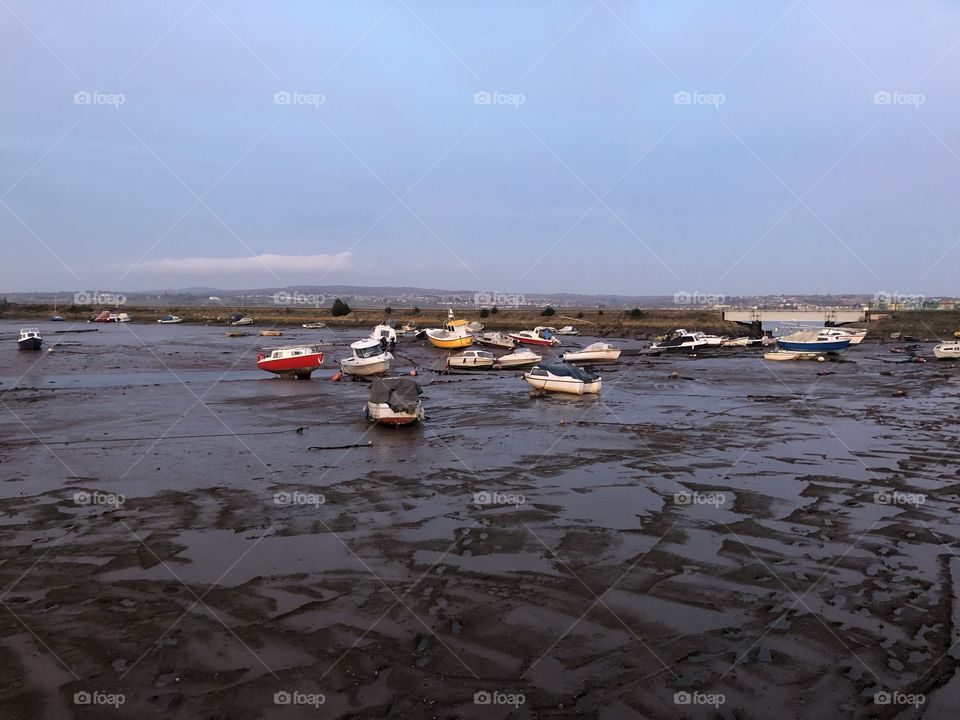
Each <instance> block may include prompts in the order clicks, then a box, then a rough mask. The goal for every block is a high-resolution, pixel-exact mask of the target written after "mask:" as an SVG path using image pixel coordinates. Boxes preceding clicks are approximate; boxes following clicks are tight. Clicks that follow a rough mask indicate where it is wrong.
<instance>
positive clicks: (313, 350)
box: [257, 345, 323, 379]
mask: <svg viewBox="0 0 960 720" xmlns="http://www.w3.org/2000/svg"><path fill="white" fill-rule="evenodd" d="M263 349H264V350H265V351H268V352H266V353H260V354H259V355H257V367H258V368H260V369H261V370H266V371H267V372H272V373H274V374H275V375H293V376H294V377H296V378H298V379H309V378H310V373H312V372H313V371H314V370H316V369H317V368H318V367H320V366H321V365H323V350H321V349H320V346H319V345H287V346H284V347H275V348H263Z"/></svg>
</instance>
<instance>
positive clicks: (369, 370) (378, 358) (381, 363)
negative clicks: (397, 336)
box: [340, 338, 393, 377]
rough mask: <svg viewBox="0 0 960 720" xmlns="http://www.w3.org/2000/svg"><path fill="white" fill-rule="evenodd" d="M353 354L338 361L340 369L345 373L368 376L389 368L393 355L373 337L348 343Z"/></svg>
mask: <svg viewBox="0 0 960 720" xmlns="http://www.w3.org/2000/svg"><path fill="white" fill-rule="evenodd" d="M350 350H351V351H352V352H353V355H352V356H351V357H348V358H343V359H342V360H341V361H340V369H341V370H342V371H343V373H344V374H345V375H356V376H358V377H368V376H370V375H382V374H383V373H385V372H386V371H387V370H389V369H390V362H391V361H392V360H393V355H391V354H390V353H388V352H385V351H384V350H383V349H382V348H381V347H380V343H379V342H378V341H376V340H374V339H373V338H365V339H363V340H357V341H356V342H355V343H350Z"/></svg>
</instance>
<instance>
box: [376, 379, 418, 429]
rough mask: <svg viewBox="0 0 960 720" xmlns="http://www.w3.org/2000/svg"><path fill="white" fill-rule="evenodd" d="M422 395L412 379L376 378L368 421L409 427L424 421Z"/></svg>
mask: <svg viewBox="0 0 960 720" xmlns="http://www.w3.org/2000/svg"><path fill="white" fill-rule="evenodd" d="M422 393H423V390H422V389H421V388H420V386H419V385H418V384H417V383H416V382H414V381H413V380H411V379H410V378H405V377H396V378H374V379H373V382H372V383H371V384H370V397H369V399H368V401H367V409H366V415H367V419H368V420H371V421H373V422H377V423H382V424H384V425H409V424H411V423H415V422H416V421H417V420H423V418H424V414H423V403H422V402H421V401H420V395H421V394H422Z"/></svg>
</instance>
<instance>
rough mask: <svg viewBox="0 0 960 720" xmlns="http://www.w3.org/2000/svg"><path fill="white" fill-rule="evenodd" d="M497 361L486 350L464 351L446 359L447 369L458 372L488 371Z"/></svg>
mask: <svg viewBox="0 0 960 720" xmlns="http://www.w3.org/2000/svg"><path fill="white" fill-rule="evenodd" d="M496 361H497V359H496V358H495V357H494V356H493V353H491V352H487V351H486V350H464V351H463V352H462V353H457V354H456V355H451V356H450V357H448V358H447V367H448V368H454V369H460V370H489V369H490V368H492V367H493V364H494V363H495V362H496Z"/></svg>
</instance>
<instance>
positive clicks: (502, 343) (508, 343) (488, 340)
mask: <svg viewBox="0 0 960 720" xmlns="http://www.w3.org/2000/svg"><path fill="white" fill-rule="evenodd" d="M473 340H474V342H476V343H477V345H483V346H485V347H492V348H498V349H500V350H513V348H514V346H516V344H517V342H516V340H514V339H513V338H512V337H509V336H508V335H504V334H503V333H500V332H486V333H483V334H482V335H476V336H474V338H473Z"/></svg>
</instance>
